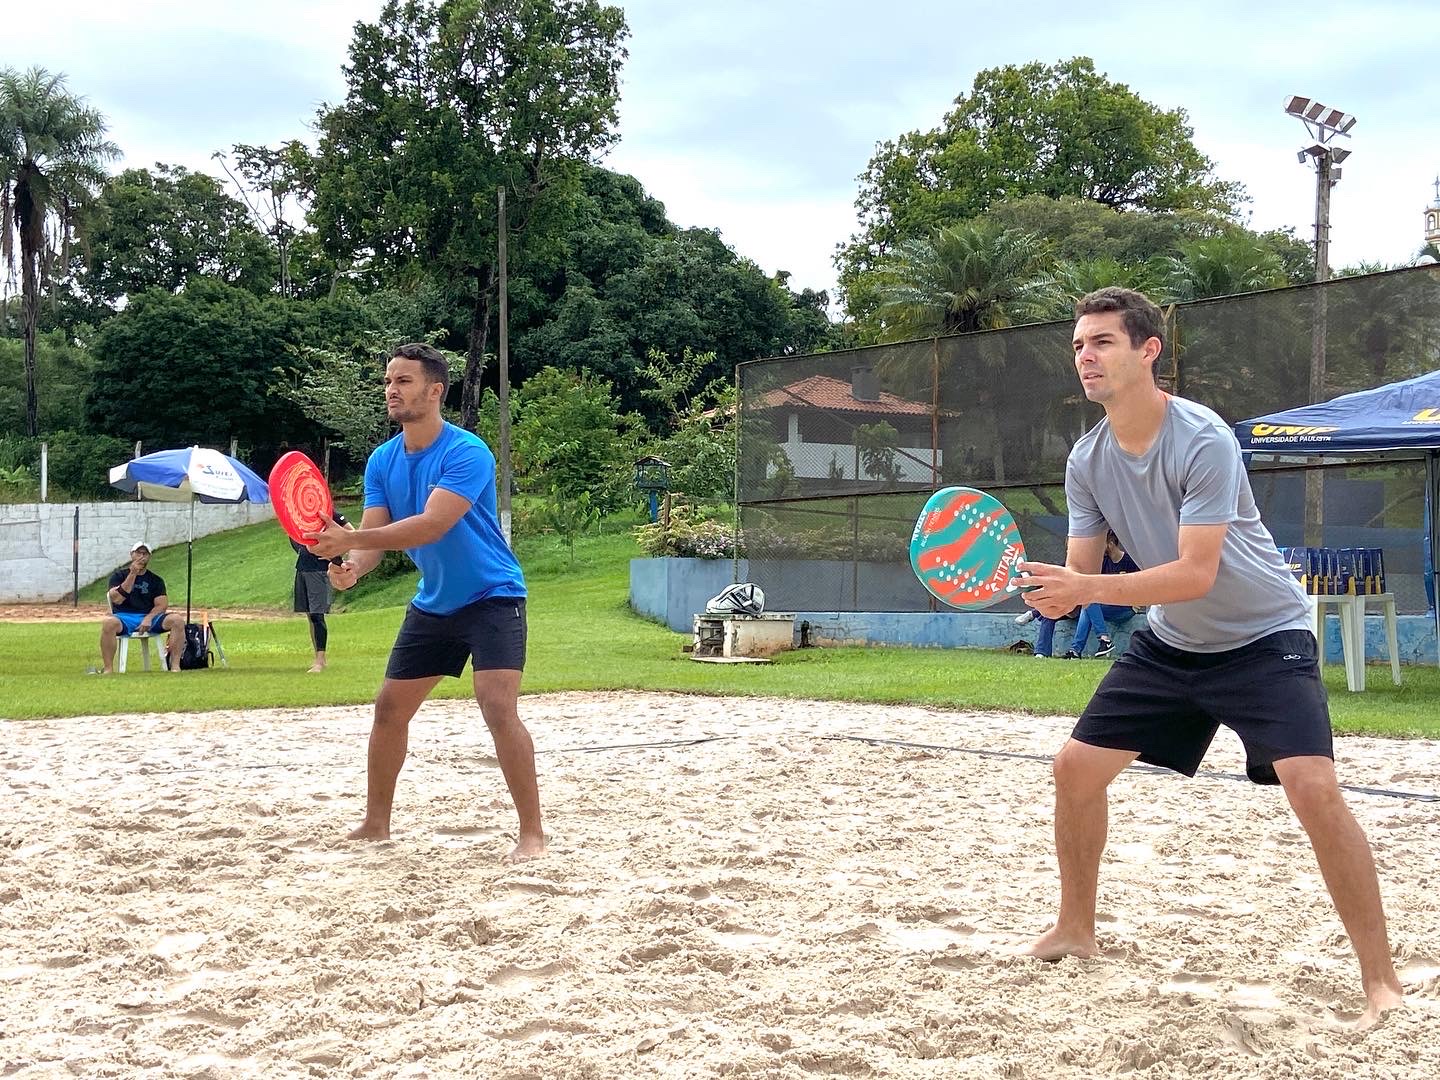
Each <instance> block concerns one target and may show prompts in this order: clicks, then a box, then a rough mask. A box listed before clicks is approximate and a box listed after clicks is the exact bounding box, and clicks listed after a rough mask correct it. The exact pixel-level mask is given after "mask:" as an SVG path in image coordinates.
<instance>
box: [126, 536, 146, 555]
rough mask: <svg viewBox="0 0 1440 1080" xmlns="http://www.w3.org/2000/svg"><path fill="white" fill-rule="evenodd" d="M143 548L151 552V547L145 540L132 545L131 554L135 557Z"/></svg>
mask: <svg viewBox="0 0 1440 1080" xmlns="http://www.w3.org/2000/svg"><path fill="white" fill-rule="evenodd" d="M141 548H144V549H145V550H146V551H149V550H150V545H149V544H147V543H146V542H145V541H144V540H139V541H137V542H136V543H134V544H132V545H131V546H130V554H131V555H134V554H135V552H137V551H139V550H140V549H141Z"/></svg>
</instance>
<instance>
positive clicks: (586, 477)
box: [514, 367, 638, 510]
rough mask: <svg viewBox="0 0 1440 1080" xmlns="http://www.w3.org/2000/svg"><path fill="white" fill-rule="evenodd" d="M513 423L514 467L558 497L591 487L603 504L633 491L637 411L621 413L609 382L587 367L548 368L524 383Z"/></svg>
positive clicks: (612, 504) (595, 499)
mask: <svg viewBox="0 0 1440 1080" xmlns="http://www.w3.org/2000/svg"><path fill="white" fill-rule="evenodd" d="M518 396H519V398H520V410H519V411H520V421H519V423H517V424H516V425H515V428H514V435H515V463H516V471H517V472H518V473H519V474H520V475H521V476H522V477H524V478H525V479H526V480H528V481H529V482H530V483H531V484H532V486H533V485H537V484H538V485H539V486H542V487H543V488H544V489H545V490H548V491H549V492H550V493H551V494H552V496H554V497H556V498H567V497H578V496H579V495H580V494H581V493H582V492H588V493H589V495H590V499H591V501H592V503H593V504H594V505H595V506H597V507H599V508H600V509H601V510H613V509H615V508H616V507H617V506H620V505H622V504H623V503H624V502H625V501H626V499H627V498H629V497H630V496H631V495H633V489H632V488H631V486H630V479H631V474H630V466H631V464H632V463H633V462H634V460H635V458H636V457H637V456H638V455H636V453H635V441H634V439H633V437H632V435H631V433H632V432H633V431H634V430H635V429H636V427H637V426H638V424H637V422H636V420H635V418H634V417H629V416H622V415H621V414H620V413H619V410H618V409H617V408H616V403H615V400H614V398H613V396H612V395H611V389H610V384H609V383H608V382H606V381H605V380H603V379H599V378H596V377H595V376H594V375H590V374H588V373H578V374H577V373H575V372H569V371H560V370H558V369H557V368H553V367H552V368H545V369H544V370H543V371H540V372H537V373H536V374H535V375H532V376H531V377H530V379H529V380H528V381H527V382H526V383H525V385H524V386H523V387H522V388H521V389H520V392H519V395H518Z"/></svg>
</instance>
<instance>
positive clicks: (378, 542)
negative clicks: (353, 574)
mask: <svg viewBox="0 0 1440 1080" xmlns="http://www.w3.org/2000/svg"><path fill="white" fill-rule="evenodd" d="M447 527H448V526H446V525H444V524H443V523H439V522H435V521H432V520H431V519H429V518H427V517H426V516H425V515H424V514H414V515H412V516H410V517H408V518H401V519H400V520H399V521H392V522H391V523H390V524H388V525H380V526H378V527H376V528H373V529H365V528H360V529H356V530H355V531H354V532H352V533H350V534H349V537H348V540H349V544H350V548H351V550H352V551H362V552H367V553H368V552H375V553H377V557H376V560H375V561H376V562H377V563H378V562H379V557H378V554H379V553H383V552H386V551H404V550H405V549H406V548H414V547H423V546H424V545H426V544H433V543H434V542H435V541H436V540H439V539H440V537H442V536H444V535H445V530H446V528H447ZM357 562H358V560H357Z"/></svg>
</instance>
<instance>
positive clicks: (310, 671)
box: [305, 664, 325, 675]
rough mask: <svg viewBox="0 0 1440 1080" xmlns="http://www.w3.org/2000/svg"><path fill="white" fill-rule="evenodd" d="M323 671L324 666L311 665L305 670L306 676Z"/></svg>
mask: <svg viewBox="0 0 1440 1080" xmlns="http://www.w3.org/2000/svg"><path fill="white" fill-rule="evenodd" d="M324 670H325V665H324V664H311V665H310V666H309V667H308V668H306V669H305V674H306V675H316V674H319V673H320V672H322V671H324Z"/></svg>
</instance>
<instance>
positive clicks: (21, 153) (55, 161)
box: [0, 67, 119, 436]
mask: <svg viewBox="0 0 1440 1080" xmlns="http://www.w3.org/2000/svg"><path fill="white" fill-rule="evenodd" d="M118 154H119V151H118V150H117V149H116V147H115V146H114V144H113V143H110V142H108V141H106V139H105V120H104V118H103V117H102V116H101V115H100V113H99V112H98V111H97V110H95V109H93V108H91V107H90V106H88V105H86V104H85V102H84V101H83V100H82V99H81V98H78V97H76V96H75V95H74V94H71V93H70V92H69V91H68V90H67V89H66V88H65V77H64V76H63V75H52V74H50V73H49V72H48V71H46V70H44V69H43V68H38V67H36V68H30V69H29V70H28V71H25V72H23V73H22V72H17V71H15V70H13V69H11V68H5V69H3V70H0V254H3V256H4V259H5V263H6V266H7V267H8V268H9V270H10V272H11V273H12V274H13V273H14V269H15V254H16V247H17V245H16V242H15V241H16V237H17V236H18V238H19V245H18V247H19V255H20V277H21V307H22V316H21V321H22V323H23V324H24V334H25V357H24V365H25V431H26V433H27V434H29V435H32V436H33V435H38V434H39V433H40V411H39V402H38V398H37V392H36V386H35V382H36V378H35V334H36V329H37V324H38V322H39V316H40V294H41V293H42V292H43V291H44V289H45V287H46V285H47V284H48V282H49V280H50V277H51V274H52V271H53V269H54V266H55V260H56V259H57V258H58V259H59V260H60V266H61V267H62V268H64V267H65V266H66V265H67V264H68V263H69V259H70V252H69V248H70V238H71V232H72V229H73V228H74V225H75V219H76V216H77V215H78V214H79V213H80V212H81V211H82V210H83V209H84V207H85V206H86V204H88V203H89V202H90V200H91V198H92V196H93V193H94V190H95V188H97V187H98V186H99V185H100V184H101V183H102V182H103V180H104V178H105V171H104V167H105V164H106V163H107V162H108V161H110V160H111V159H113V158H114V157H116V156H117V155H118Z"/></svg>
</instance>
